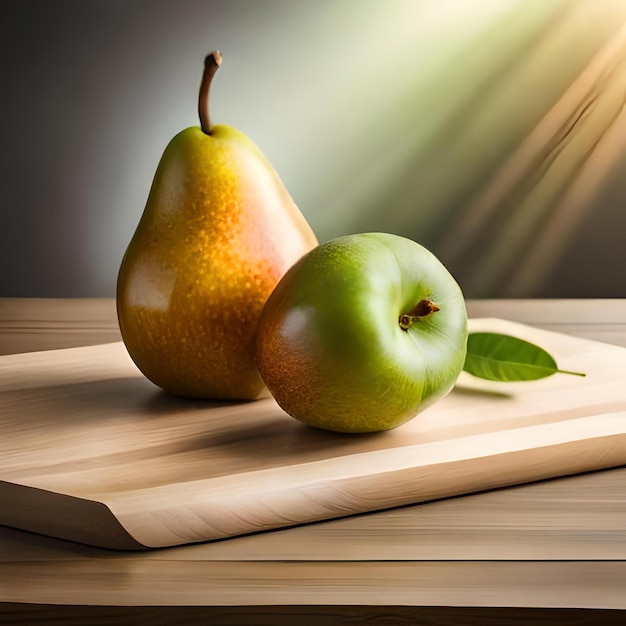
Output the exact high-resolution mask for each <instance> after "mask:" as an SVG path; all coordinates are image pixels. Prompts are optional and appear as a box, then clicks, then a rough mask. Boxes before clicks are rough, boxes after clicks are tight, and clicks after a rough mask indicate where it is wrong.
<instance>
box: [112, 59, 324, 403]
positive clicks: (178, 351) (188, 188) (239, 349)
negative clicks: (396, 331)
mask: <svg viewBox="0 0 626 626" xmlns="http://www.w3.org/2000/svg"><path fill="white" fill-rule="evenodd" d="M220 59H221V57H220V56H219V53H212V55H209V56H208V57H207V62H206V66H205V75H204V77H203V81H202V87H201V92H200V105H199V110H200V117H201V122H202V127H191V128H187V129H185V130H183V131H182V132H180V133H179V134H178V135H176V136H175V137H174V138H173V139H172V140H171V142H170V143H169V145H168V146H167V148H166V149H165V152H164V154H163V156H162V158H161V161H160V163H159V165H158V167H157V170H156V173H155V177H154V181H153V184H152V187H151V189H150V193H149V196H148V200H147V203H146V207H145V209H144V212H143V214H142V216H141V219H140V221H139V224H138V225H137V228H136V231H135V233H134V235H133V237H132V239H131V241H130V243H129V245H128V248H127V250H126V253H125V255H124V258H123V260H122V263H121V266H120V270H119V275H118V281H117V294H116V302H117V314H118V321H119V326H120V331H121V334H122V339H123V340H124V343H125V345H126V348H127V350H128V352H129V354H130V356H131V358H132V359H133V361H134V362H135V363H136V365H137V367H138V368H139V369H140V370H141V372H142V373H143V374H144V375H145V376H146V377H147V378H148V379H150V380H151V381H152V382H153V383H154V384H156V385H158V386H159V387H161V388H163V389H164V390H166V391H168V392H169V393H172V394H174V395H179V396H186V397H195V398H211V399H240V400H250V399H255V398H258V397H261V396H263V395H266V394H267V390H266V388H265V385H264V383H263V381H262V379H261V377H260V375H259V373H258V371H257V368H256V365H255V332H256V327H257V322H258V319H259V317H260V314H261V311H262V309H263V306H264V304H265V302H266V300H267V298H268V297H269V295H270V293H271V292H272V290H273V289H274V287H275V285H276V284H277V282H278V281H279V279H280V278H281V277H282V276H283V275H284V274H285V272H286V271H287V270H288V269H289V268H290V267H291V266H292V265H293V264H294V263H295V262H296V261H297V260H298V259H299V258H300V257H302V256H303V255H304V254H305V253H306V252H308V251H309V250H311V249H312V248H314V247H315V246H316V245H317V243H318V242H317V239H316V237H315V235H314V233H313V231H312V230H311V228H310V226H309V225H308V223H307V221H306V220H305V218H304V216H303V215H302V214H301V213H300V211H299V210H298V208H297V206H296V205H295V203H294V201H293V200H292V198H291V196H290V195H289V193H288V191H287V190H286V188H285V186H284V185H283V183H282V182H281V180H280V178H279V176H278V175H277V173H276V172H275V170H274V168H273V167H272V165H271V164H270V163H269V161H268V160H267V159H266V158H265V156H264V155H263V154H262V153H261V151H260V150H259V148H258V147H257V146H256V145H255V144H254V143H253V142H252V141H251V140H250V139H249V138H248V137H246V136H245V135H244V134H243V133H241V132H239V131H237V130H236V129H234V128H232V127H229V126H225V125H215V126H212V125H210V122H209V119H208V108H207V105H206V103H207V100H208V86H209V85H210V81H211V78H212V75H213V74H214V73H215V70H216V69H217V66H218V65H219V62H220ZM207 77H208V78H207Z"/></svg>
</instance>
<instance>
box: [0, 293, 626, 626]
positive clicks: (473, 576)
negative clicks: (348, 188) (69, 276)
mask: <svg viewBox="0 0 626 626" xmlns="http://www.w3.org/2000/svg"><path fill="white" fill-rule="evenodd" d="M468 309H469V313H470V315H471V316H472V317H486V316H492V317H502V318H506V319H510V320H515V321H520V322H524V323H527V324H531V325H536V326H540V327H543V328H547V329H550V330H557V331H560V332H565V333H570V334H572V335H578V336H581V337H587V338H591V339H596V340H600V341H604V342H608V343H614V344H617V345H621V346H624V347H626V300H562V301H553V300H541V301H539V300H534V301H533V300H523V301H520V300H508V301H490V300H483V301H470V302H468ZM119 338H120V336H119V332H118V328H117V322H116V318H115V305H114V301H113V300H112V299H85V300H48V299H46V300H42V299H6V298H5V299H0V354H11V353H17V352H27V351H33V350H44V349H55V348H63V347H72V346H81V345H95V344H98V343H104V342H109V341H117V340H119ZM624 393H625V394H626V381H625V388H624ZM0 506H2V503H1V502H0ZM54 619H56V620H58V623H64V624H71V623H76V624H84V623H129V624H130V623H132V624H137V623H148V622H150V623H159V624H164V623H186V624H195V623H198V624H200V623H202V624H206V623H211V624H213V623H215V624H322V623H324V624H327V623H350V624H359V623H376V624H399V623H401V624H457V625H459V624H495V623H515V624H522V623H551V624H574V623H594V624H596V623H606V624H613V623H614V624H623V623H626V468H618V469H613V470H607V471H601V472H595V473H590V474H585V475H580V476H575V477H568V478H561V479H555V480H548V481H543V482H540V483H535V484H531V485H523V486H518V487H513V488H508V489H501V490H496V491H491V492H486V493H481V494H475V495H469V496H464V497H458V498H451V499H447V500H441V501H436V502H431V503H427V504H422V505H418V506H409V507H403V508H398V509H394V510H389V511H382V512H378V513H372V514H367V515H359V516H356V517H351V518H345V519H340V520H334V521H330V522H322V523H317V524H311V525H307V526H301V527H295V528H290V529H286V530H281V531H276V532H269V533H263V534H258V535H252V536H246V537H239V538H235V539H231V540H228V541H222V542H216V543H207V544H200V545H194V546H183V547H177V548H170V549H166V550H157V551H150V552H141V553H139V552H137V553H135V552H113V551H107V550H103V549H97V548H92V547H88V546H83V545H79V544H73V543H70V542H64V541H61V540H55V539H51V538H48V537H43V536H38V535H34V534H30V533H27V532H23V531H19V530H15V529H11V528H6V527H0V624H4V623H18V624H20V623H23V624H36V623H42V622H46V623H47V622H48V621H52V620H54ZM587 620H588V621H587Z"/></svg>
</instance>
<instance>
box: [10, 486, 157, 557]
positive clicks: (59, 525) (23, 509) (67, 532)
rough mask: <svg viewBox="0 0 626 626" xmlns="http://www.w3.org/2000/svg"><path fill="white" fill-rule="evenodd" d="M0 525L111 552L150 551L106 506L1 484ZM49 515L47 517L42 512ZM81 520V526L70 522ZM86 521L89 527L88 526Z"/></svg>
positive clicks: (43, 490)
mask: <svg viewBox="0 0 626 626" xmlns="http://www.w3.org/2000/svg"><path fill="white" fill-rule="evenodd" d="M0 501H2V502H12V506H11V507H3V508H2V510H1V511H0V524H1V525H3V526H9V527H11V528H17V529H19V530H26V531H28V532H33V533H37V534H40V535H46V536H50V537H56V538H57V539H64V540H66V541H72V542H74V543H82V544H86V545H89V546H94V547H98V548H106V549H110V550H122V551H130V550H133V551H135V550H147V549H148V546H144V545H143V544H141V543H140V542H139V541H137V540H136V539H135V538H134V537H133V536H132V535H131V534H130V533H129V532H128V531H127V530H126V528H124V526H123V524H122V523H121V522H120V521H119V520H118V519H117V517H116V516H115V514H114V513H113V511H111V509H110V508H109V507H108V506H107V505H106V504H105V503H104V502H99V501H97V500H90V499H87V498H79V497H76V496H71V495H67V494H63V493H57V492H54V491H49V490H47V489H40V488H38V487H30V486H28V485H20V484H18V483H13V482H8V481H5V480H0ZM42 511H45V517H44V516H42V515H41V512H42ZM77 517H80V523H69V524H68V519H76V518H77ZM85 519H87V520H88V523H85Z"/></svg>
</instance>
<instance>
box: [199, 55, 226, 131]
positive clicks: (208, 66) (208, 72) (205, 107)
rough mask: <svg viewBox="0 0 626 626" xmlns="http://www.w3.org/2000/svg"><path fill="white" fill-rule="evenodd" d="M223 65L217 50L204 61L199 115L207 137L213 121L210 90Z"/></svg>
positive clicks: (201, 126)
mask: <svg viewBox="0 0 626 626" xmlns="http://www.w3.org/2000/svg"><path fill="white" fill-rule="evenodd" d="M221 63H222V55H221V53H220V52H218V51H217V50H213V52H211V53H210V54H209V55H207V57H206V59H204V72H203V74H202V82H201V83H200V95H199V96H198V115H199V116H200V128H202V132H203V133H205V134H206V135H210V134H211V132H212V131H211V119H210V117H209V90H210V88H211V81H212V80H213V76H215V72H217V69H218V68H219V66H220V64H221Z"/></svg>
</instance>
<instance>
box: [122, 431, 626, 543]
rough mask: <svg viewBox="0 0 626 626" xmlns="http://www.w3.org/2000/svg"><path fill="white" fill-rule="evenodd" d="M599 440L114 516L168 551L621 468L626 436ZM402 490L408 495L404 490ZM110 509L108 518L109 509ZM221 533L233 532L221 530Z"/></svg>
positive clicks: (625, 463) (141, 539)
mask: <svg viewBox="0 0 626 626" xmlns="http://www.w3.org/2000/svg"><path fill="white" fill-rule="evenodd" d="M596 440H597V441H598V442H600V443H601V444H602V445H601V446H597V447H595V448H594V449H593V450H591V451H590V450H589V449H586V447H585V445H584V444H585V443H587V442H588V441H589V440H582V441H581V440H576V441H565V442H559V443H556V444H551V445H548V446H540V447H534V448H524V449H521V450H517V451H515V452H500V453H497V454H493V455H490V456H487V457H473V458H469V459H459V460H455V461H450V462H444V463H441V464H438V465H433V466H428V467H423V466H418V467H409V468H404V469H399V470H392V471H389V472H384V473H380V474H376V475H374V474H370V475H367V476H363V477H360V478H359V479H355V478H354V477H348V478H343V479H338V480H336V481H332V480H331V481H328V480H322V481H319V482H312V483H310V484H308V485H306V486H304V487H298V488H296V489H293V488H287V489H284V488H283V489H281V488H273V489H267V490H265V491H263V490H261V491H255V492H253V493H250V494H248V500H247V501H246V503H245V506H244V507H242V504H241V494H239V495H238V496H237V497H232V498H228V497H225V498H219V499H214V500H211V501H205V502H204V503H202V504H201V505H197V504H196V505H194V506H189V507H188V508H187V511H186V512H187V515H186V516H185V515H184V511H183V509H184V507H180V506H176V507H172V508H171V509H167V508H163V509H161V510H152V511H150V512H147V511H144V512H141V513H131V514H129V515H123V514H118V515H117V516H116V519H118V521H119V522H120V524H121V525H122V526H123V527H124V528H125V529H126V532H127V533H128V534H129V535H130V536H132V537H134V538H135V540H136V541H137V542H139V543H140V544H141V545H143V546H146V547H147V548H166V547H173V546H177V545H185V544H192V543H200V542H206V541H216V540H224V539H230V538H234V537H238V536H242V535H248V534H255V533H259V532H267V531H272V530H278V529H281V528H288V527H290V526H298V525H306V524H309V523H316V522H321V521H328V520H332V519H339V518H341V517H349V516H352V515H359V514H362V513H372V512H375V511H382V510H387V509H392V508H397V507H401V506H407V505H414V504H423V503H426V502H431V501H435V500H441V499H445V498H448V497H456V496H462V495H471V494H476V493H480V492H484V491H490V490H493V489H500V488H505V487H513V486H517V485H522V484H526V483H531V482H537V481H541V480H547V479H552V478H558V477H562V476H572V475H576V474H584V473H588V472H594V471H601V470H605V469H611V468H616V467H621V466H626V433H614V434H610V435H602V436H599V437H597V438H596ZM546 450H550V451H551V452H552V454H551V455H546ZM512 455H514V456H517V457H523V458H525V459H526V461H525V462H523V463H520V461H519V460H518V461H517V462H516V464H515V470H516V472H517V473H518V474H519V476H510V475H507V469H509V468H508V466H509V465H510V464H511V463H510V458H511V456H512ZM566 461H567V463H566V464H565V462H566ZM476 466H478V468H479V471H478V472H477V471H474V470H475V469H476ZM451 473H452V474H453V475H455V476H456V477H458V480H457V483H456V484H458V487H457V488H456V489H453V490H450V488H449V484H450V474H451ZM444 474H445V478H444ZM468 476H469V477H470V478H469V479H468ZM433 477H434V479H433ZM420 482H422V483H429V484H427V485H426V487H425V488H420ZM407 484H409V485H410V486H411V488H407ZM394 489H395V492H394ZM329 491H330V493H328V492H329ZM333 495H336V496H337V497H334V498H333ZM348 496H349V498H348ZM298 499H299V500H300V501H302V500H303V499H304V502H305V504H308V505H309V506H310V503H311V502H312V503H313V504H317V505H318V507H320V510H319V512H318V514H316V515H315V514H314V515H311V514H308V515H306V516H302V517H300V518H297V517H294V514H293V510H292V509H293V502H294V501H297V500H298ZM348 499H349V501H350V502H349V503H347V501H348ZM333 502H335V503H337V504H336V505H335V508H332V503H333ZM328 503H330V504H331V508H324V507H328ZM254 504H256V515H257V516H258V519H260V520H262V523H256V524H254V523H250V522H248V521H247V520H246V518H245V517H244V511H245V515H248V516H249V515H250V511H251V510H252V509H254V506H253V505H254ZM111 506H112V510H113V509H114V505H113V504H111ZM290 507H291V510H290ZM305 508H306V507H305ZM281 509H283V510H281ZM309 510H310V509H309ZM113 515H114V516H115V515H116V514H115V513H113ZM290 516H291V517H290ZM211 518H212V519H213V524H214V525H213V526H212V529H211V530H210V531H208V530H207V524H208V520H209V519H211ZM172 523H174V524H173V525H172ZM220 527H221V528H229V529H230V530H229V531H224V530H220ZM157 529H159V530H158V531H157ZM166 537H167V538H166Z"/></svg>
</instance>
